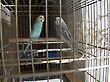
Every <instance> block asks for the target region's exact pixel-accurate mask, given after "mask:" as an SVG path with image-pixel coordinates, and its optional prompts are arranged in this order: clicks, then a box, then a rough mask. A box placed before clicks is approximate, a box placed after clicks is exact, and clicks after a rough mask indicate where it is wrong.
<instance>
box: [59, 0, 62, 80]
mask: <svg viewBox="0 0 110 82" xmlns="http://www.w3.org/2000/svg"><path fill="white" fill-rule="evenodd" d="M59 3H60V4H59V5H60V23H59V24H60V39H62V23H61V18H62V6H61V5H62V2H61V0H59ZM61 62H62V43H61V42H60V71H61V75H60V82H62V63H61Z"/></svg>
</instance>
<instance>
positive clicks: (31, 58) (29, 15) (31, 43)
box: [29, 0, 35, 73]
mask: <svg viewBox="0 0 110 82" xmlns="http://www.w3.org/2000/svg"><path fill="white" fill-rule="evenodd" d="M29 32H30V35H31V32H32V30H31V0H29ZM32 54H33V52H32V41H31V59H32V60H31V61H32V72H33V73H35V70H34V69H35V68H34V61H33V55H32Z"/></svg>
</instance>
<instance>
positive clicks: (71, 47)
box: [67, 43, 77, 59]
mask: <svg viewBox="0 0 110 82" xmlns="http://www.w3.org/2000/svg"><path fill="white" fill-rule="evenodd" d="M67 44H68V46H69V47H70V49H71V52H72V53H73V44H72V43H67ZM74 57H75V58H76V59H77V56H76V55H75V54H74Z"/></svg>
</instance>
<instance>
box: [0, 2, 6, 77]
mask: <svg viewBox="0 0 110 82" xmlns="http://www.w3.org/2000/svg"><path fill="white" fill-rule="evenodd" d="M0 26H1V27H0V39H1V55H2V67H3V75H6V74H7V73H6V66H5V60H4V50H3V32H2V31H3V30H2V5H1V0H0Z"/></svg>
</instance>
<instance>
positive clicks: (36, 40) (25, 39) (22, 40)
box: [9, 38, 61, 43]
mask: <svg viewBox="0 0 110 82" xmlns="http://www.w3.org/2000/svg"><path fill="white" fill-rule="evenodd" d="M9 41H10V42H11V43H14V42H16V39H10V40H9ZM30 41H33V42H42V41H45V42H46V38H38V39H29V38H18V42H30ZM48 41H59V42H60V41H61V40H60V39H58V38H48Z"/></svg>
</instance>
